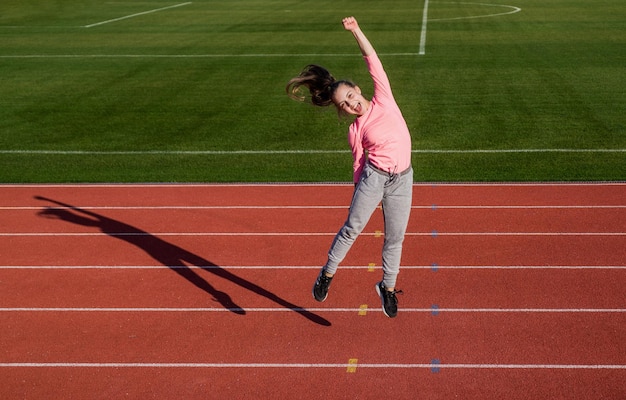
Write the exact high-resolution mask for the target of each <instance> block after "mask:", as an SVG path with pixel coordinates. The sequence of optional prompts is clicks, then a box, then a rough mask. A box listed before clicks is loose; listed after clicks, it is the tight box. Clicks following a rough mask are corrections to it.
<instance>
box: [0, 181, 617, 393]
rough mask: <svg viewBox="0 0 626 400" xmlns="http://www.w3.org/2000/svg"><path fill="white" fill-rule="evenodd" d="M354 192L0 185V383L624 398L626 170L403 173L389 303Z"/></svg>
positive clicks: (375, 234) (43, 388) (375, 224)
mask: <svg viewBox="0 0 626 400" xmlns="http://www.w3.org/2000/svg"><path fill="white" fill-rule="evenodd" d="M351 194H352V186H351V185H342V184H335V185H333V184H319V185H71V186H67V185H8V186H0V222H1V223H0V238H1V240H0V307H1V308H0V376H2V378H1V379H0V397H2V398H4V399H21V398H29V399H52V398H59V399H60V398H63V399H68V398H80V399H114V398H135V399H150V398H154V399H174V398H176V399H206V398H229V399H243V398H282V399H318V398H319V399H327V398H335V399H355V398H360V399H370V398H381V397H388V396H389V397H391V398H395V399H416V398H424V399H450V398H464V399H557V398H558V399H561V398H562V399H622V398H625V396H626V294H625V293H626V291H625V290H624V287H626V233H625V229H626V184H623V183H607V184H600V183H598V184H519V185H516V184H485V185H482V184H475V185H461V184H459V185H457V184H449V185H448V184H445V185H429V184H416V185H415V186H414V202H413V212H412V216H411V220H410V223H409V228H408V233H407V236H406V240H405V250H404V255H403V267H402V272H401V274H400V277H399V282H398V287H399V288H400V289H403V291H404V295H400V296H399V301H400V312H399V315H398V317H397V318H395V319H389V318H386V317H385V316H384V315H383V314H382V312H381V311H380V303H379V300H378V297H377V295H376V293H375V290H374V285H375V283H376V282H377V281H378V280H379V279H380V276H381V270H380V249H381V246H382V242H383V239H384V235H383V234H382V230H383V226H382V211H380V210H377V212H376V213H375V214H374V216H373V217H372V219H371V221H370V223H369V224H368V226H367V228H366V230H365V232H364V233H363V234H362V235H361V236H360V237H359V239H358V240H357V242H356V243H355V245H354V247H353V249H352V250H351V252H350V253H349V255H348V257H347V259H346V260H345V262H344V263H343V265H342V268H341V269H340V271H339V273H338V275H337V276H336V278H335V280H334V281H333V285H332V287H331V291H330V295H329V298H328V299H327V301H326V302H324V303H317V302H315V301H314V300H313V298H312V296H311V286H312V284H313V282H314V280H315V278H316V276H317V273H318V270H319V268H320V266H321V265H322V264H323V263H324V262H325V261H326V260H325V256H326V252H327V250H328V246H329V245H330V243H331V241H332V239H333V236H334V234H335V232H336V231H337V230H338V228H339V227H340V226H341V224H342V222H343V221H344V219H345V216H346V214H347V205H348V204H349V202H350V198H351Z"/></svg>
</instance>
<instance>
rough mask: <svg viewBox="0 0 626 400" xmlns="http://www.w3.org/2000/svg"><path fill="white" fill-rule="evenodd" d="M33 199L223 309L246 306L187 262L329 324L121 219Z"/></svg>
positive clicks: (49, 212)
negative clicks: (159, 267) (121, 245)
mask: <svg viewBox="0 0 626 400" xmlns="http://www.w3.org/2000/svg"><path fill="white" fill-rule="evenodd" d="M35 199H37V200H42V201H48V202H50V203H54V204H56V205H58V206H60V207H46V208H45V209H43V210H42V211H40V212H39V215H40V216H41V217H45V218H58V219H60V220H63V221H66V222H70V223H73V224H76V225H82V226H89V227H95V228H98V229H100V231H102V233H105V234H107V235H109V236H111V237H114V238H116V239H120V240H123V241H125V242H127V243H129V244H132V245H133V246H136V247H138V248H140V249H142V250H143V251H145V252H146V253H147V254H149V255H150V256H151V257H152V258H154V259H155V260H157V261H158V262H159V263H161V264H163V265H165V266H166V267H168V268H170V269H172V270H173V271H174V272H176V273H177V274H178V275H180V276H182V277H183V278H185V279H187V280H188V281H189V282H191V283H192V284H194V285H195V286H196V287H197V288H199V289H202V290H204V291H205V292H207V293H209V294H210V295H211V296H213V298H214V299H215V300H216V301H218V302H219V303H220V304H221V305H222V306H224V308H226V309H228V310H229V311H231V312H233V313H235V314H240V315H244V314H246V311H245V309H243V308H241V307H239V306H238V305H237V304H235V302H234V301H233V300H232V299H231V298H230V296H229V295H228V294H227V293H225V292H222V291H219V290H217V289H216V288H215V287H213V286H212V285H211V284H210V283H209V282H207V281H206V280H205V279H203V278H202V277H201V276H200V275H198V274H197V273H195V272H194V271H193V269H191V268H189V267H187V266H186V264H189V265H193V266H196V267H198V268H201V269H203V270H205V271H208V272H210V273H212V274H215V275H217V276H219V277H220V278H224V279H227V280H229V281H231V282H233V283H235V284H237V285H239V286H241V287H242V288H244V289H247V290H250V291H251V292H254V293H256V294H258V295H260V296H263V297H265V298H267V299H269V300H272V301H273V302H275V303H276V304H278V305H280V306H282V307H285V308H288V309H290V310H293V311H294V312H297V313H298V314H300V315H302V316H303V317H305V318H307V319H309V320H310V321H312V322H315V323H316V324H319V325H324V326H330V325H331V323H330V321H328V320H326V319H324V318H322V317H320V316H319V315H316V314H314V313H312V312H310V311H307V310H305V309H303V308H302V307H298V306H296V305H295V304H292V303H290V302H288V301H287V300H285V299H283V298H281V297H279V296H277V295H276V294H274V293H272V292H270V291H268V290H266V289H264V288H262V287H260V286H259V285H257V284H255V283H253V282H250V281H248V280H246V279H243V278H241V277H239V276H237V275H235V274H233V273H232V272H229V271H227V270H225V269H223V268H221V267H219V266H218V265H216V264H214V263H212V262H210V261H208V260H206V259H204V258H202V257H200V256H198V255H196V254H194V253H191V252H189V251H187V250H185V249H183V248H181V247H179V246H176V245H174V244H172V243H169V242H166V241H165V240H163V239H160V238H158V237H156V236H154V235H152V234H151V233H149V232H146V231H144V230H141V229H139V228H136V227H134V226H132V225H128V224H126V223H124V222H121V221H117V220H115V219H112V218H108V217H105V216H104V215H100V214H97V213H95V212H92V211H88V210H84V209H81V208H78V207H75V206H72V205H70V204H66V203H62V202H60V201H57V200H52V199H49V198H46V197H41V196H35Z"/></svg>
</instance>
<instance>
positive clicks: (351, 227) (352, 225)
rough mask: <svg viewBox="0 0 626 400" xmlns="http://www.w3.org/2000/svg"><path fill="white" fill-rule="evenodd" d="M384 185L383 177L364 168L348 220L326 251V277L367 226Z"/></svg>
mask: <svg viewBox="0 0 626 400" xmlns="http://www.w3.org/2000/svg"><path fill="white" fill-rule="evenodd" d="M384 185H385V177H384V176H382V175H380V174H378V173H376V172H374V171H373V170H372V169H371V168H369V166H366V167H365V169H364V170H363V175H362V177H361V181H360V182H359V184H358V185H357V187H356V189H355V192H354V196H353V198H352V204H351V205H350V211H349V213H348V219H347V220H346V222H345V223H344V225H343V226H342V227H341V229H340V230H339V232H338V233H337V235H336V236H335V239H334V240H333V243H332V245H331V246H330V250H329V251H328V261H327V263H326V266H325V267H324V269H325V271H326V273H327V274H328V275H334V274H335V272H336V271H337V267H338V266H339V263H340V262H341V261H343V259H344V258H345V257H346V255H347V254H348V251H349V250H350V248H351V247H352V245H353V244H354V241H355V240H356V238H357V237H358V236H359V234H360V233H361V232H362V231H363V229H364V228H365V225H367V222H368V221H369V219H370V217H371V216H372V214H373V213H374V211H375V210H376V207H377V206H378V204H379V203H380V201H381V199H382V196H383V188H384Z"/></svg>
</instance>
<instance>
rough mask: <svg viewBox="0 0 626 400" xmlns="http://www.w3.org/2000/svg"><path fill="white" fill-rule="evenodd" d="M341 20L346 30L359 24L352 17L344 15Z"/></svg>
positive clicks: (357, 26) (353, 28)
mask: <svg viewBox="0 0 626 400" xmlns="http://www.w3.org/2000/svg"><path fill="white" fill-rule="evenodd" d="M341 22H343V27H344V28H345V29H346V30H347V31H351V32H352V31H354V30H355V29H359V24H358V22H356V19H355V18H354V17H346V18H344V19H343V20H342V21H341Z"/></svg>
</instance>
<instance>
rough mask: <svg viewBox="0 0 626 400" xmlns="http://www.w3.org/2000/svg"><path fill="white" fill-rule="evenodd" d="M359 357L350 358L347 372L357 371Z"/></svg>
mask: <svg viewBox="0 0 626 400" xmlns="http://www.w3.org/2000/svg"><path fill="white" fill-rule="evenodd" d="M358 361H359V360H358V359H356V358H351V359H349V360H348V367H347V369H346V372H348V373H355V372H356V368H357V363H358Z"/></svg>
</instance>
